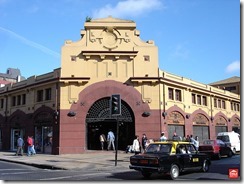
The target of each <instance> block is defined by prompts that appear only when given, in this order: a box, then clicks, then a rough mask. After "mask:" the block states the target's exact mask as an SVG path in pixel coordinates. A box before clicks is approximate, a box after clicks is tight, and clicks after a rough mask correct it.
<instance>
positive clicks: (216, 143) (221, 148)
mask: <svg viewBox="0 0 244 184" xmlns="http://www.w3.org/2000/svg"><path fill="white" fill-rule="evenodd" d="M198 151H199V152H200V153H206V154H208V155H209V156H210V157H211V158H217V159H221V157H222V156H225V155H227V156H228V157H232V155H233V152H232V150H231V147H230V146H229V145H228V144H226V143H224V142H223V141H222V140H219V139H216V140H211V139H207V140H204V141H203V143H202V144H201V145H200V146H199V148H198Z"/></svg>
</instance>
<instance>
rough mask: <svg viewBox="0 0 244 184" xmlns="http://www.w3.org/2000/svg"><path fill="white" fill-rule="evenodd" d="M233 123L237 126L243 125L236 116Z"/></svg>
mask: <svg viewBox="0 0 244 184" xmlns="http://www.w3.org/2000/svg"><path fill="white" fill-rule="evenodd" d="M233 125H235V126H241V123H240V120H239V119H237V118H235V119H234V121H233Z"/></svg>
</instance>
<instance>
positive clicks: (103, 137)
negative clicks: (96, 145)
mask: <svg viewBox="0 0 244 184" xmlns="http://www.w3.org/2000/svg"><path fill="white" fill-rule="evenodd" d="M99 140H100V143H101V149H102V150H104V143H105V141H106V137H105V135H104V134H101V135H100V136H99Z"/></svg>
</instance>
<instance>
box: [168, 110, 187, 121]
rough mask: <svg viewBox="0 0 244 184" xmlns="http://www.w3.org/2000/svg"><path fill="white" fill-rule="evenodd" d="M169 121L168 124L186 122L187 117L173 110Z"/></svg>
mask: <svg viewBox="0 0 244 184" xmlns="http://www.w3.org/2000/svg"><path fill="white" fill-rule="evenodd" d="M167 122H168V124H185V118H184V116H183V115H182V114H181V113H179V112H177V111H173V112H171V113H170V114H169V118H168V121H167Z"/></svg>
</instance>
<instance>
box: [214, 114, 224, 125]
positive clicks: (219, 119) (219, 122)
mask: <svg viewBox="0 0 244 184" xmlns="http://www.w3.org/2000/svg"><path fill="white" fill-rule="evenodd" d="M214 122H215V125H216V126H218V125H219V126H227V120H226V119H225V118H224V117H222V116H219V117H217V118H216V120H215V121H214Z"/></svg>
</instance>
